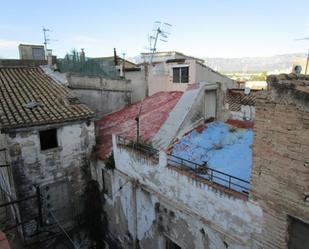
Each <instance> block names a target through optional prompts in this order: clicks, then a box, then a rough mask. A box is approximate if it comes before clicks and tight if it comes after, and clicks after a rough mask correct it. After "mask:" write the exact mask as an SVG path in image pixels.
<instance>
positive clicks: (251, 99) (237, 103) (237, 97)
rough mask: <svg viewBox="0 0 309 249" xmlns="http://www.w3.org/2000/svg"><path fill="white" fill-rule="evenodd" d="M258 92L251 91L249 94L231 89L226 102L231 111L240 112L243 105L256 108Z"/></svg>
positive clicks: (242, 90)
mask: <svg viewBox="0 0 309 249" xmlns="http://www.w3.org/2000/svg"><path fill="white" fill-rule="evenodd" d="M257 94H258V91H255V90H250V93H249V94H245V93H244V89H230V90H228V92H227V96H226V100H225V102H226V103H228V104H229V109H230V110H231V111H235V112H238V111H240V110H241V106H242V105H250V106H255V101H256V96H257Z"/></svg>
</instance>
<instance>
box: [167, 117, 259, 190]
mask: <svg viewBox="0 0 309 249" xmlns="http://www.w3.org/2000/svg"><path fill="white" fill-rule="evenodd" d="M253 137H254V134H253V131H252V129H243V128H237V127H235V126H231V125H228V124H226V123H223V122H212V123H208V124H207V125H205V126H203V127H199V128H198V129H195V130H192V131H191V132H189V133H188V134H187V135H185V136H184V137H183V138H181V139H180V140H179V141H178V142H177V143H175V144H174V145H173V147H172V148H171V154H172V155H174V156H177V157H179V158H183V159H186V160H188V161H191V162H194V163H197V164H199V165H205V167H206V168H207V167H209V168H211V169H214V170H217V171H220V172H223V173H225V174H228V175H231V176H233V177H237V178H240V179H242V180H245V181H250V176H251V167H252V149H251V145H252V143H253ZM214 181H215V180H214ZM218 181H219V182H217V183H219V184H221V185H224V184H225V182H220V179H218ZM232 188H233V186H232ZM235 190H237V187H236V189H235Z"/></svg>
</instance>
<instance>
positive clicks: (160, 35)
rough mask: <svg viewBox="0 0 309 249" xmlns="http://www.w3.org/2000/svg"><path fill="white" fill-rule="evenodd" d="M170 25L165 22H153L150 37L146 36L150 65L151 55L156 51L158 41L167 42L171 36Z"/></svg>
mask: <svg viewBox="0 0 309 249" xmlns="http://www.w3.org/2000/svg"><path fill="white" fill-rule="evenodd" d="M171 28H172V25H171V24H169V23H166V22H163V23H162V22H159V21H156V22H154V25H153V29H152V32H153V33H152V35H148V41H149V46H150V47H149V50H150V51H151V57H150V63H152V59H153V54H154V53H155V52H156V51H157V42H158V39H160V41H162V42H167V40H168V37H169V35H170V34H171Z"/></svg>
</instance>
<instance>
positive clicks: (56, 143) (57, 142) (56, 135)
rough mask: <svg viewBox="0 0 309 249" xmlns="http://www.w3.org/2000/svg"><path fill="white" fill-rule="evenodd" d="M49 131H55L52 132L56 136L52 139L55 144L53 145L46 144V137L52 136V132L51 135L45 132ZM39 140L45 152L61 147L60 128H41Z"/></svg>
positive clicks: (41, 148)
mask: <svg viewBox="0 0 309 249" xmlns="http://www.w3.org/2000/svg"><path fill="white" fill-rule="evenodd" d="M47 132H53V133H54V134H52V136H54V138H53V139H52V140H53V141H52V143H53V145H51V146H46V143H47V142H46V141H44V140H45V139H48V136H51V135H50V134H49V135H47V134H44V133H47ZM39 141H40V150H41V151H43V152H44V151H49V150H53V149H57V148H59V139H58V129H57V128H52V129H47V130H40V131H39ZM42 141H43V142H42Z"/></svg>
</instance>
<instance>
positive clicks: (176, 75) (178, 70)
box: [173, 67, 189, 83]
mask: <svg viewBox="0 0 309 249" xmlns="http://www.w3.org/2000/svg"><path fill="white" fill-rule="evenodd" d="M173 83H189V67H174V68H173Z"/></svg>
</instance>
